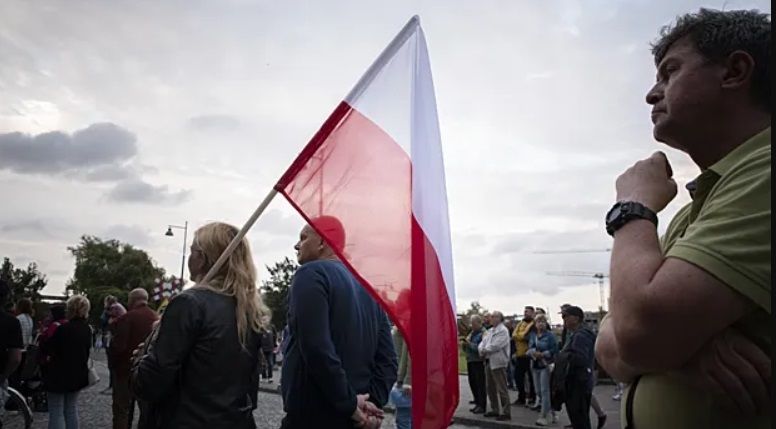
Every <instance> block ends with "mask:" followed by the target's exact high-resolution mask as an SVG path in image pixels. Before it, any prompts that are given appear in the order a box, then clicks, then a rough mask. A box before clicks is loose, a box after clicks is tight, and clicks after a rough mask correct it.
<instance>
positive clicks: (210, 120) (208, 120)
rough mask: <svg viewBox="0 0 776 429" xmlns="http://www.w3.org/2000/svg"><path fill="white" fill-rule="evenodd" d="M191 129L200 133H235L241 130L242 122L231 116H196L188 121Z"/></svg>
mask: <svg viewBox="0 0 776 429" xmlns="http://www.w3.org/2000/svg"><path fill="white" fill-rule="evenodd" d="M188 125H189V127H191V128H193V129H195V130H200V131H233V130H236V129H238V128H240V125H241V123H240V120H239V119H238V118H237V117H235V116H230V115H201V116H194V117H192V118H190V119H189V121H188Z"/></svg>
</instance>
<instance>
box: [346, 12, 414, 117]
mask: <svg viewBox="0 0 776 429" xmlns="http://www.w3.org/2000/svg"><path fill="white" fill-rule="evenodd" d="M419 25H420V17H419V16H418V15H414V16H413V17H412V18H410V20H409V21H407V23H406V24H405V25H404V27H403V28H402V29H401V31H399V33H398V34H397V35H396V37H394V38H393V40H391V43H389V44H388V46H386V47H385V49H383V52H381V53H380V56H378V57H377V59H376V60H375V61H374V62H373V63H372V65H371V66H370V67H369V69H367V71H366V73H364V75H363V76H361V79H359V80H358V82H357V83H356V86H354V87H353V89H352V90H350V93H349V94H348V96H347V97H345V101H347V102H348V103H352V102H354V101H355V100H357V99H358V98H359V97H360V96H361V94H362V93H363V92H364V90H365V89H366V88H367V87H368V86H369V84H370V83H372V81H373V80H375V78H376V77H377V75H378V74H379V73H380V71H381V70H382V68H383V66H385V64H387V63H388V60H390V59H391V58H392V57H393V56H394V54H396V51H398V50H399V48H401V47H402V45H404V42H406V41H407V39H409V37H410V36H411V35H412V33H413V32H414V31H415V30H416V29H417V28H418V26H419ZM351 105H352V104H351Z"/></svg>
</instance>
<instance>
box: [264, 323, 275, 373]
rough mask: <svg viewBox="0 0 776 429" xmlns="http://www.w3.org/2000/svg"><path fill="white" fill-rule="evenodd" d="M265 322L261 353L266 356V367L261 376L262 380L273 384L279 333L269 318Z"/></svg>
mask: <svg viewBox="0 0 776 429" xmlns="http://www.w3.org/2000/svg"><path fill="white" fill-rule="evenodd" d="M266 319H267V320H265V321H264V326H265V328H263V329H262V330H261V352H262V353H263V355H264V361H263V362H264V365H263V371H262V374H261V379H262V380H267V381H268V382H270V383H272V373H273V372H274V369H275V348H276V347H277V331H275V328H274V327H273V326H272V325H271V324H270V321H269V317H267V318H266Z"/></svg>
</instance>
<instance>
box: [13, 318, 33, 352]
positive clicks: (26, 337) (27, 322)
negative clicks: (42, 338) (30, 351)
mask: <svg viewBox="0 0 776 429" xmlns="http://www.w3.org/2000/svg"><path fill="white" fill-rule="evenodd" d="M16 318H17V319H19V324H20V325H22V344H24V348H25V349H26V348H27V346H29V345H30V343H32V332H33V331H34V328H35V325H34V323H33V322H32V317H30V315H29V314H27V313H22V314H20V315H18V316H16Z"/></svg>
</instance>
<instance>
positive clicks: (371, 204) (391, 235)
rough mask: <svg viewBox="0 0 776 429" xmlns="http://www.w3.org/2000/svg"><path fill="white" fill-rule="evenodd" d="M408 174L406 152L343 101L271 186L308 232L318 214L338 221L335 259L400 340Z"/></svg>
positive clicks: (405, 330)
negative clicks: (341, 232)
mask: <svg viewBox="0 0 776 429" xmlns="http://www.w3.org/2000/svg"><path fill="white" fill-rule="evenodd" d="M411 174H412V173H411V166H410V159H409V156H408V155H407V153H405V152H404V150H403V149H402V148H401V147H399V145H398V144H396V142H395V141H394V140H393V139H392V138H391V137H390V136H389V135H388V134H386V133H385V131H383V130H382V129H381V128H380V127H379V126H377V125H376V124H374V123H373V122H372V121H371V120H369V119H368V118H366V117H365V116H363V115H362V114H361V113H359V112H358V111H357V110H355V109H352V108H351V107H350V106H349V105H348V104H347V103H344V102H343V103H341V104H340V105H339V106H338V107H337V109H336V110H335V111H334V113H332V115H331V116H330V117H329V119H328V120H327V121H326V124H325V125H324V126H323V127H321V130H320V131H318V133H317V134H316V135H315V137H313V139H312V140H311V141H310V143H309V144H308V145H307V147H305V149H304V150H303V151H302V153H301V154H300V155H299V157H298V158H297V159H296V161H294V164H293V166H292V168H289V169H288V171H287V172H286V174H285V175H284V177H283V179H282V180H280V181H279V182H278V187H279V189H278V191H279V192H280V193H281V194H283V195H284V196H285V197H286V199H288V201H289V202H290V203H291V205H292V206H294V208H296V210H297V211H299V213H300V214H302V216H303V217H304V218H305V221H307V222H308V224H310V225H311V226H312V227H313V228H315V225H314V224H312V223H311V222H310V221H311V219H313V218H316V217H318V216H323V215H326V216H334V217H336V218H337V219H339V221H340V222H341V223H342V225H343V226H344V228H345V248H344V252H338V256H339V257H340V259H341V260H342V261H343V262H344V263H345V265H346V266H347V267H348V269H349V270H350V271H351V272H352V273H353V274H354V275H355V276H356V278H358V280H359V282H361V284H362V285H364V286H365V287H366V288H367V290H368V291H369V292H370V294H371V295H372V296H373V297H374V298H375V300H377V302H379V303H380V304H381V305H382V307H383V308H384V309H385V310H386V312H387V313H388V314H389V316H390V317H391V319H392V320H393V321H394V323H396V324H397V325H398V326H399V329H401V331H402V334H407V335H408V334H409V323H410V316H409V314H410V308H409V290H410V257H411V251H410V246H411V240H412V238H411V233H410V231H411V215H412V214H411V204H412V202H411V199H412V195H411V192H412V190H411V187H412V182H411V180H412V177H411ZM316 232H318V233H319V234H320V235H321V237H323V238H324V239H326V240H327V241H328V242H332V241H333V240H332V239H333V237H327V235H326V233H325V231H320V230H317V229H316ZM405 338H409V337H405Z"/></svg>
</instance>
